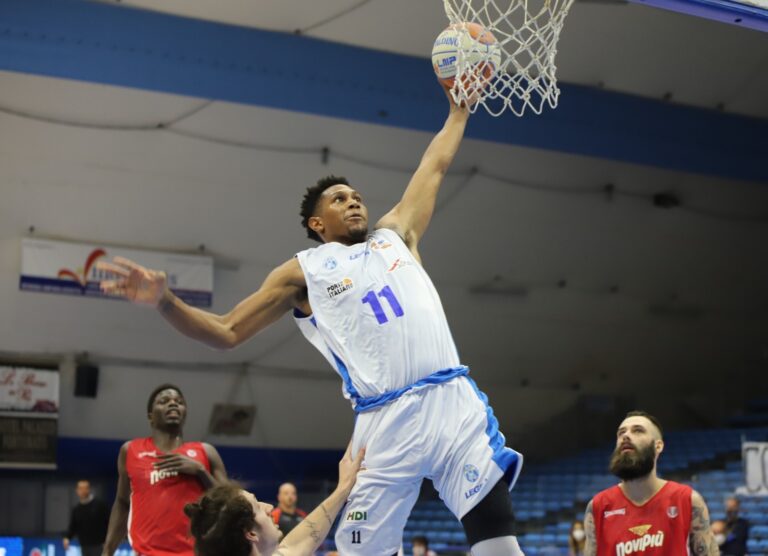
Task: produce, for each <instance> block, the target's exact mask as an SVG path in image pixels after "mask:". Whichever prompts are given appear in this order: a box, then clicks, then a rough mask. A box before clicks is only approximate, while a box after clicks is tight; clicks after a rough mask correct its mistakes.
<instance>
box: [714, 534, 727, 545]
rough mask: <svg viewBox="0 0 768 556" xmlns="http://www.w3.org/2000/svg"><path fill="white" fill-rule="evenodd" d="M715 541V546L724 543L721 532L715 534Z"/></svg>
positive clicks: (723, 536)
mask: <svg viewBox="0 0 768 556" xmlns="http://www.w3.org/2000/svg"><path fill="white" fill-rule="evenodd" d="M715 542H716V543H717V546H720V545H723V544H725V535H723V534H722V533H717V534H716V535H715Z"/></svg>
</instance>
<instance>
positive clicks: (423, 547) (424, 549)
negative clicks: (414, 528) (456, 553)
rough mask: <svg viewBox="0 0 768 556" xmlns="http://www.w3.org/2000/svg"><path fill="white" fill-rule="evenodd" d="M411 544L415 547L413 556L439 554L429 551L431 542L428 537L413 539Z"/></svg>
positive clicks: (434, 555)
mask: <svg viewBox="0 0 768 556" xmlns="http://www.w3.org/2000/svg"><path fill="white" fill-rule="evenodd" d="M411 544H412V545H413V548H412V552H413V556H437V553H436V552H435V551H434V550H430V549H429V540H428V539H427V537H421V536H417V537H413V538H412V539H411Z"/></svg>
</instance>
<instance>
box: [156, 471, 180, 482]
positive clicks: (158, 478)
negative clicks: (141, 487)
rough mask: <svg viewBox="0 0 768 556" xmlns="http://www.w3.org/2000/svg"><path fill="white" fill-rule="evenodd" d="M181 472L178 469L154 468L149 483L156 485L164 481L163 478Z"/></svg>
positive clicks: (168, 477)
mask: <svg viewBox="0 0 768 556" xmlns="http://www.w3.org/2000/svg"><path fill="white" fill-rule="evenodd" d="M178 474H179V472H178V471H166V470H165V469H153V470H152V472H151V473H150V474H149V484H150V485H154V484H157V483H159V482H160V481H162V480H163V479H170V478H171V477H176V476H177V475H178Z"/></svg>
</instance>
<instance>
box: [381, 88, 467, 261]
mask: <svg viewBox="0 0 768 556" xmlns="http://www.w3.org/2000/svg"><path fill="white" fill-rule="evenodd" d="M447 96H448V102H449V103H450V106H451V108H450V112H449V113H448V118H447V119H446V121H445V124H444V125H443V129H441V130H440V131H439V132H438V133H437V135H435V137H434V139H432V142H431V143H430V144H429V147H428V148H427V150H426V152H425V153H424V156H423V157H422V159H421V163H420V164H419V167H418V168H417V169H416V172H415V173H414V174H413V177H412V178H411V181H410V183H409V184H408V187H407V188H406V190H405V193H404V194H403V197H402V199H400V202H399V203H398V204H397V205H395V207H394V208H393V209H392V210H391V211H389V213H387V214H385V215H384V216H383V217H382V218H381V220H379V222H378V223H377V224H376V228H390V229H392V230H394V231H395V232H397V233H398V234H399V235H400V236H401V237H402V238H403V239H404V240H405V243H406V244H407V245H408V247H409V248H410V249H411V251H413V252H414V254H416V252H417V251H416V249H417V246H418V242H419V240H420V239H421V237H422V236H423V235H424V232H425V231H426V229H427V226H428V225H429V221H430V219H431V218H432V213H433V212H434V210H435V201H436V199H437V192H438V190H439V189H440V184H441V183H442V181H443V177H444V176H445V174H446V172H447V171H448V168H449V167H450V165H451V162H453V158H454V156H455V155H456V151H458V150H459V145H460V144H461V140H462V138H463V137H464V129H465V127H466V125H467V120H468V119H469V110H468V109H467V108H466V107H463V106H457V105H456V103H455V102H454V101H453V98H452V97H451V95H450V94H447Z"/></svg>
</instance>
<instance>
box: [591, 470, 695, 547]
mask: <svg viewBox="0 0 768 556" xmlns="http://www.w3.org/2000/svg"><path fill="white" fill-rule="evenodd" d="M692 492H693V491H692V489H691V487H689V486H686V485H681V484H680V483H675V482H672V481H668V482H667V483H666V484H665V485H664V486H663V487H661V490H659V492H657V493H656V494H655V495H654V496H653V498H651V499H650V500H649V501H648V502H646V503H645V504H643V505H642V506H636V505H635V504H634V503H633V502H632V501H630V500H629V499H628V498H627V497H626V496H625V495H624V492H623V491H622V490H621V488H619V487H618V486H614V487H611V488H609V489H606V490H604V491H602V492H601V493H599V494H598V495H597V496H595V497H594V498H593V499H592V515H593V517H594V519H595V534H596V538H597V556H629V555H630V554H639V555H642V556H683V555H685V554H689V550H688V546H689V545H688V535H689V534H690V530H691V493H692Z"/></svg>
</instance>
